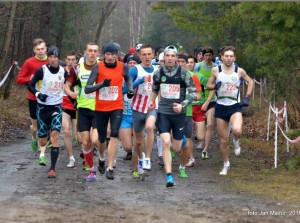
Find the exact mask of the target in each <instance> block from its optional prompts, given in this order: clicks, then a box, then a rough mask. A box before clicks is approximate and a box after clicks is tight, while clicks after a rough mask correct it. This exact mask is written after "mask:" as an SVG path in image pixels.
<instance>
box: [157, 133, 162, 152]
mask: <svg viewBox="0 0 300 223" xmlns="http://www.w3.org/2000/svg"><path fill="white" fill-rule="evenodd" d="M156 144H157V152H158V156H162V141H161V138H160V136H157V137H156Z"/></svg>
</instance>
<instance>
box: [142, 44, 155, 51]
mask: <svg viewBox="0 0 300 223" xmlns="http://www.w3.org/2000/svg"><path fill="white" fill-rule="evenodd" d="M146 48H151V49H152V51H153V47H152V46H151V45H150V44H143V45H142V46H141V47H140V49H139V52H141V50H142V49H146Z"/></svg>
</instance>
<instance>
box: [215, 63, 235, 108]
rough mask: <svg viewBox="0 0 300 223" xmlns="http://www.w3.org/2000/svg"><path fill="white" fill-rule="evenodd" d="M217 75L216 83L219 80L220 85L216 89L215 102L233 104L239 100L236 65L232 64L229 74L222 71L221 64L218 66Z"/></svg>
mask: <svg viewBox="0 0 300 223" xmlns="http://www.w3.org/2000/svg"><path fill="white" fill-rule="evenodd" d="M218 70H219V73H218V77H217V80H216V83H217V82H219V81H221V82H222V85H221V87H220V88H219V89H218V91H217V103H218V104H221V105H234V104H236V103H238V102H240V91H239V86H240V78H239V74H238V67H237V66H234V71H233V72H232V73H231V74H228V73H224V72H223V71H222V66H221V65H220V66H218Z"/></svg>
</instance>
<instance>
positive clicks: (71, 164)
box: [67, 160, 75, 168]
mask: <svg viewBox="0 0 300 223" xmlns="http://www.w3.org/2000/svg"><path fill="white" fill-rule="evenodd" d="M67 167H69V168H73V167H75V160H70V162H69V164H68V165H67Z"/></svg>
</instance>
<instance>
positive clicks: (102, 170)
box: [98, 159, 105, 174]
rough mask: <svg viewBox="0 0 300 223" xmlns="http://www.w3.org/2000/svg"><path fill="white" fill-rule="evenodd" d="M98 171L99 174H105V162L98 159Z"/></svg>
mask: <svg viewBox="0 0 300 223" xmlns="http://www.w3.org/2000/svg"><path fill="white" fill-rule="evenodd" d="M98 170H99V172H100V173H101V174H105V160H100V159H99V165H98Z"/></svg>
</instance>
